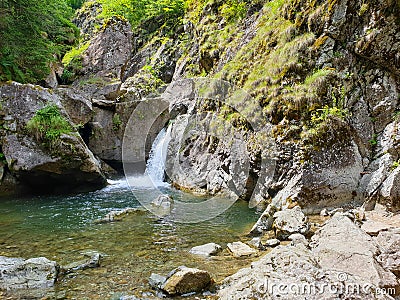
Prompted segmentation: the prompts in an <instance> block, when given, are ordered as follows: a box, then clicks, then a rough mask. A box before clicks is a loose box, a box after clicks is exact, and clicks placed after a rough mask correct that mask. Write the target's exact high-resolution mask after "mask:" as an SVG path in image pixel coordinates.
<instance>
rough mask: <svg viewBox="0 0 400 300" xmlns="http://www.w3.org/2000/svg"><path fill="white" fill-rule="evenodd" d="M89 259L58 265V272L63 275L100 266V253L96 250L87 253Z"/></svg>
mask: <svg viewBox="0 0 400 300" xmlns="http://www.w3.org/2000/svg"><path fill="white" fill-rule="evenodd" d="M89 254H90V255H85V256H89V257H90V258H89V259H83V260H80V261H76V262H73V263H70V264H68V265H65V266H61V267H60V274H62V275H65V274H68V273H72V272H75V271H79V270H86V269H93V268H98V267H100V258H101V254H100V253H97V252H92V253H89Z"/></svg>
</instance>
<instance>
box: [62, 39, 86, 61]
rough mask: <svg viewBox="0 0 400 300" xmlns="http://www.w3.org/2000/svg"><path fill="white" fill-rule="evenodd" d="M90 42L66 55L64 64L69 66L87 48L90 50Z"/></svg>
mask: <svg viewBox="0 0 400 300" xmlns="http://www.w3.org/2000/svg"><path fill="white" fill-rule="evenodd" d="M89 46H90V42H87V43H85V44H83V45H80V46H79V47H74V48H72V49H71V50H69V51H68V52H67V53H65V55H64V57H63V59H62V63H63V65H64V66H68V65H69V64H70V63H71V62H72V61H73V60H74V59H77V58H78V57H79V56H80V55H82V53H83V52H84V51H86V49H87V48H89Z"/></svg>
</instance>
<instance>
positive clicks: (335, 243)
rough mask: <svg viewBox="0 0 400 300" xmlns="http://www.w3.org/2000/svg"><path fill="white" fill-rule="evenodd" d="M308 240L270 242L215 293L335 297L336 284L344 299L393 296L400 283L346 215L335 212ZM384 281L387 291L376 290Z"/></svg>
mask: <svg viewBox="0 0 400 300" xmlns="http://www.w3.org/2000/svg"><path fill="white" fill-rule="evenodd" d="M310 246H311V250H310V249H309V248H307V247H306V246H305V245H304V244H303V243H297V244H295V245H288V246H278V247H277V248H274V249H273V250H272V251H271V252H270V253H269V254H267V255H266V256H264V257H263V258H261V259H260V260H259V261H257V262H255V263H253V264H252V266H251V268H245V269H242V270H240V271H239V272H237V273H236V274H234V275H232V276H230V277H228V278H227V279H225V281H224V282H223V284H222V286H221V287H220V290H219V292H218V296H219V297H220V298H221V299H232V300H233V299H299V298H303V297H304V298H305V299H315V300H316V299H337V297H338V293H337V291H339V290H340V295H341V297H345V298H348V299H393V298H392V297H391V296H394V294H395V293H396V288H398V287H399V283H398V281H397V279H396V277H395V276H394V274H392V273H391V272H389V271H387V270H385V269H384V268H382V266H380V265H379V263H378V261H377V255H378V254H379V251H378V247H377V245H376V244H375V242H374V241H373V240H372V238H371V237H370V236H368V235H367V234H366V233H365V232H363V231H362V230H361V229H360V228H359V227H358V226H357V225H355V224H354V223H352V221H351V220H350V219H349V218H347V217H346V216H343V215H341V214H336V215H335V216H334V217H333V218H332V219H331V220H329V221H328V222H327V223H326V224H325V225H324V226H323V227H322V228H321V230H320V231H319V232H317V233H316V235H315V237H314V238H313V243H311V244H310ZM357 287H358V290H357ZM384 287H385V288H387V289H386V290H385V291H387V294H384V293H382V292H381V291H382V290H379V288H384ZM354 288H356V289H354ZM389 288H392V289H389ZM389 291H390V293H389Z"/></svg>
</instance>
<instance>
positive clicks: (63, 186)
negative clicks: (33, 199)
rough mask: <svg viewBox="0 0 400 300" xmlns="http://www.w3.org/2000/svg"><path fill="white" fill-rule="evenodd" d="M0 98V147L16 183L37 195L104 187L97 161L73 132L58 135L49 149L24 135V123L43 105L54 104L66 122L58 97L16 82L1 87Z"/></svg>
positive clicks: (47, 91) (26, 134)
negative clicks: (0, 114)
mask: <svg viewBox="0 0 400 300" xmlns="http://www.w3.org/2000/svg"><path fill="white" fill-rule="evenodd" d="M0 95H1V102H2V111H3V115H4V116H3V117H2V123H3V127H2V129H1V132H2V134H1V140H0V145H1V147H2V151H3V153H4V156H5V158H6V160H7V167H8V170H9V172H10V173H11V174H12V175H13V176H14V177H15V178H16V179H17V180H18V181H19V182H21V183H22V184H23V185H24V186H27V187H31V188H34V190H35V191H38V192H39V191H41V192H55V191H68V192H71V191H73V190H90V189H96V188H99V187H102V186H104V185H105V183H106V181H105V178H104V175H103V173H102V171H101V168H100V163H99V161H98V160H97V159H96V158H95V157H94V156H93V154H92V152H91V151H90V150H89V149H88V148H87V146H86V145H85V143H84V141H83V140H82V138H81V137H80V135H79V134H78V133H77V132H72V133H71V134H62V135H61V136H60V138H59V141H58V144H57V147H56V148H53V149H50V148H48V147H45V146H44V145H43V144H41V142H39V141H38V140H37V139H36V138H35V137H34V136H32V135H30V134H28V133H27V130H26V128H25V127H26V124H27V122H28V121H29V120H30V119H31V118H32V117H33V116H34V114H35V113H36V111H37V110H39V109H40V108H42V107H43V106H44V105H45V104H55V105H57V106H58V107H59V108H60V110H61V112H62V114H63V115H64V116H65V117H66V118H67V119H69V116H68V115H67V114H66V112H65V110H64V108H63V106H62V105H61V102H62V101H61V98H60V97H59V96H58V95H56V94H54V93H52V92H51V91H49V90H46V89H43V88H40V87H36V86H32V85H22V84H18V83H10V84H3V85H1V86H0ZM71 126H73V124H72V123H71Z"/></svg>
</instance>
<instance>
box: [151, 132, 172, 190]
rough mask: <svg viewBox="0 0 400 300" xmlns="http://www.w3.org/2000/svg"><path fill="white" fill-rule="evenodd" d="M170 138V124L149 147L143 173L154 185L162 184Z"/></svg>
mask: <svg viewBox="0 0 400 300" xmlns="http://www.w3.org/2000/svg"><path fill="white" fill-rule="evenodd" d="M170 140H171V126H168V128H167V130H165V128H163V129H162V130H161V131H160V133H159V134H158V135H157V137H156V139H155V140H154V143H153V146H152V147H151V151H150V155H149V160H148V161H147V167H146V172H145V175H148V176H149V177H150V179H151V181H152V182H153V184H154V185H155V186H163V185H165V184H166V183H165V182H164V171H165V163H166V160H167V149H168V144H169V141H170Z"/></svg>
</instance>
